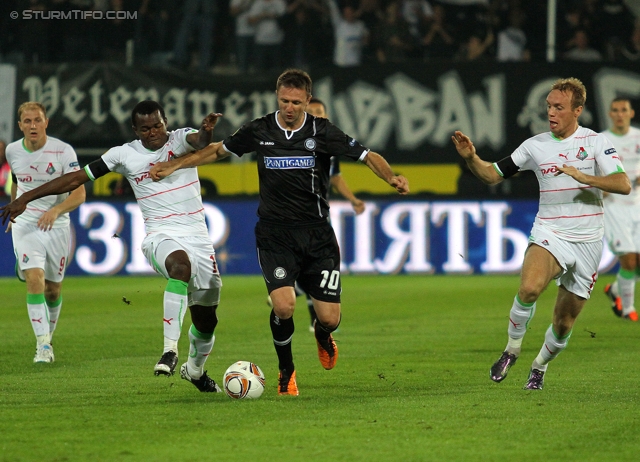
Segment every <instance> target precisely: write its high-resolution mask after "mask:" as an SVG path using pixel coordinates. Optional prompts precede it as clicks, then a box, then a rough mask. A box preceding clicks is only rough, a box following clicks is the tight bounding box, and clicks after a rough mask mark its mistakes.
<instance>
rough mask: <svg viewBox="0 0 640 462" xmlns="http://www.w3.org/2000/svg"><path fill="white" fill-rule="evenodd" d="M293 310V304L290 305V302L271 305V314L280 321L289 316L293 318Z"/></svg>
mask: <svg viewBox="0 0 640 462" xmlns="http://www.w3.org/2000/svg"><path fill="white" fill-rule="evenodd" d="M295 308H296V305H295V302H294V303H290V302H283V301H279V303H274V304H273V312H274V313H275V314H276V316H278V317H279V318H280V319H289V318H290V317H291V316H293V312H294V310H295Z"/></svg>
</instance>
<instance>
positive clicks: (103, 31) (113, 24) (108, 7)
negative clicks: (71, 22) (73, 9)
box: [90, 0, 136, 63]
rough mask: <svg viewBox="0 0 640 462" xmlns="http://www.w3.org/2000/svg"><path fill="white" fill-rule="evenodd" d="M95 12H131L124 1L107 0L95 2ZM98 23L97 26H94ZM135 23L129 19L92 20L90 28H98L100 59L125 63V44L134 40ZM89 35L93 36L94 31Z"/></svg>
mask: <svg viewBox="0 0 640 462" xmlns="http://www.w3.org/2000/svg"><path fill="white" fill-rule="evenodd" d="M93 9H94V11H95V10H102V11H103V12H105V11H131V10H133V6H131V10H130V9H129V8H128V7H127V6H126V5H125V0H109V1H106V2H100V1H98V0H96V1H95V3H94V7H93ZM95 23H98V24H95ZM135 23H136V21H132V20H130V19H108V20H106V21H105V20H93V21H92V23H91V25H90V27H91V28H92V29H93V28H95V27H96V26H98V27H99V28H100V34H99V37H100V42H101V43H102V56H101V57H102V59H104V60H106V61H117V62H120V63H124V62H125V59H126V58H125V56H126V48H127V42H128V41H129V40H131V39H133V38H134V35H135ZM90 33H91V35H96V34H95V29H93V30H92V31H91V32H90Z"/></svg>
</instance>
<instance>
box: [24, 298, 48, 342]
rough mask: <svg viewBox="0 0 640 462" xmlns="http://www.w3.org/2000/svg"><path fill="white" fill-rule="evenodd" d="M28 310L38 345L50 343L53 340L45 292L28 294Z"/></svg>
mask: <svg viewBox="0 0 640 462" xmlns="http://www.w3.org/2000/svg"><path fill="white" fill-rule="evenodd" d="M27 310H28V312H29V319H30V321H31V327H32V328H33V333H34V334H36V339H37V340H38V345H42V344H44V343H49V342H50V340H51V337H50V335H49V312H48V310H47V305H46V303H45V301H44V294H27Z"/></svg>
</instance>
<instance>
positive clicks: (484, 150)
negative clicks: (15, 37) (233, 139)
mask: <svg viewBox="0 0 640 462" xmlns="http://www.w3.org/2000/svg"><path fill="white" fill-rule="evenodd" d="M310 74H311V77H312V78H313V80H314V88H313V94H314V96H317V97H319V98H320V99H322V100H323V101H324V102H325V103H326V105H327V109H328V114H329V118H330V119H331V120H332V122H334V123H335V124H336V125H337V126H338V127H340V128H341V129H342V130H343V131H344V132H345V133H347V134H349V135H350V136H352V137H354V138H357V139H358V140H359V141H360V142H361V143H362V144H364V145H365V146H367V147H369V148H371V149H373V150H374V151H377V152H381V153H383V154H384V156H385V157H386V158H387V159H388V160H389V161H390V162H391V163H392V164H425V163H428V164H456V163H458V157H457V154H456V152H455V149H453V148H452V146H451V134H452V133H453V131H454V130H462V131H463V132H464V133H466V134H468V135H469V136H470V137H471V139H472V140H473V141H474V144H475V145H476V147H477V148H478V151H479V152H480V153H481V155H482V156H483V158H485V159H487V160H491V161H493V160H498V159H501V158H502V157H505V156H507V155H509V154H510V153H511V152H512V151H513V150H514V149H515V148H516V147H518V145H519V144H520V143H522V141H524V140H525V139H526V138H528V137H530V136H532V135H535V134H538V133H541V132H544V131H547V130H548V129H549V127H548V122H547V117H546V101H545V99H546V96H547V94H548V92H549V90H550V86H551V84H552V82H553V81H554V80H556V79H557V78H560V77H569V76H571V77H577V78H579V79H581V80H582V81H583V82H584V84H585V86H586V87H587V104H586V107H585V110H584V111H583V114H582V116H581V119H580V122H581V124H582V125H584V126H587V127H590V128H593V129H594V130H596V131H601V130H604V129H605V128H607V126H608V124H609V119H608V116H607V112H608V107H609V103H610V102H611V100H612V99H613V98H614V97H616V96H622V95H624V96H627V97H629V98H631V99H632V101H633V102H634V103H636V104H635V106H636V107H640V72H639V71H638V69H637V66H633V65H631V64H629V65H626V67H625V65H622V64H620V65H619V64H617V63H616V65H615V66H605V65H601V64H592V63H590V64H586V63H576V62H565V63H554V64H546V63H540V64H536V65H535V66H531V65H530V64H529V63H493V62H492V63H488V62H486V63H479V62H474V63H419V64H412V65H397V64H393V65H386V66H385V65H376V66H374V67H367V66H362V67H358V68H356V69H351V68H350V69H340V68H334V67H331V68H319V69H312V70H311V71H310ZM276 78H277V74H274V75H261V76H259V77H256V76H242V75H240V76H221V75H203V74H193V73H192V74H188V73H185V72H181V71H176V70H171V69H159V68H144V67H138V66H136V67H125V66H122V65H117V64H73V65H70V64H62V65H38V66H27V65H24V66H19V67H18V72H17V81H16V96H15V98H16V100H15V102H16V107H17V105H19V104H20V103H22V102H24V101H27V100H36V101H40V102H42V103H43V104H45V106H46V107H47V109H48V116H49V117H50V119H51V120H50V124H49V131H50V134H51V135H52V136H56V137H58V138H60V139H62V140H64V141H66V142H68V143H70V144H71V145H73V146H74V147H75V148H76V149H82V148H86V149H92V150H94V151H98V152H99V151H100V149H105V148H109V147H112V146H115V145H120V144H122V143H125V142H128V141H130V140H131V139H132V138H133V136H134V134H133V132H132V130H131V121H130V117H131V114H130V112H131V109H132V108H133V107H134V105H135V104H136V103H137V102H139V101H141V100H144V99H153V100H157V101H159V102H160V103H161V104H163V106H164V108H165V111H166V115H167V118H168V121H169V126H170V128H178V127H184V126H193V127H198V126H199V124H200V122H201V121H202V118H203V117H204V116H205V115H206V114H208V113H209V112H221V113H223V114H224V117H223V118H222V119H221V121H220V122H219V124H218V126H217V127H216V131H215V139H217V140H219V139H222V138H224V137H226V136H227V135H229V134H231V133H233V132H234V131H235V130H236V129H237V128H239V127H240V126H241V125H242V124H244V123H246V122H249V121H251V120H252V119H254V118H256V117H261V116H263V115H264V114H267V113H269V112H272V111H275V110H276V109H277V107H276V98H275V82H276ZM16 135H17V134H16ZM10 141H12V140H10ZM81 152H82V151H81Z"/></svg>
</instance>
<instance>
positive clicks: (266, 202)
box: [224, 112, 369, 226]
mask: <svg viewBox="0 0 640 462" xmlns="http://www.w3.org/2000/svg"><path fill="white" fill-rule="evenodd" d="M224 147H225V149H226V150H227V151H229V152H231V153H232V154H235V155H237V156H242V155H243V154H245V153H248V152H252V151H256V153H257V163H258V177H259V180H260V205H259V206H258V217H259V218H260V219H261V220H264V221H267V222H271V223H274V224H278V225H281V226H282V225H284V226H296V225H305V224H313V223H319V222H323V221H326V220H327V219H328V217H329V202H328V201H327V195H328V192H329V187H330V185H329V170H330V162H331V156H346V157H349V158H351V159H353V160H362V159H364V157H365V155H366V154H367V153H368V152H369V150H368V149H367V148H365V147H364V146H362V145H361V144H360V143H358V142H357V141H356V140H355V139H353V138H351V137H349V136H347V135H345V134H344V133H343V132H342V131H341V130H340V129H339V128H337V127H336V126H335V125H333V124H332V123H331V122H329V121H328V120H327V119H322V118H319V117H314V116H312V115H309V114H305V120H304V123H303V124H302V126H301V127H300V128H299V129H298V130H295V131H291V130H285V129H284V128H283V127H281V126H280V124H279V123H278V120H277V112H274V113H271V114H267V115H266V116H264V117H261V118H259V119H255V120H253V121H252V122H250V123H248V124H245V125H243V126H242V127H241V128H240V129H239V130H238V131H237V132H235V133H234V134H233V135H231V136H229V137H228V138H227V139H225V140H224Z"/></svg>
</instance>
